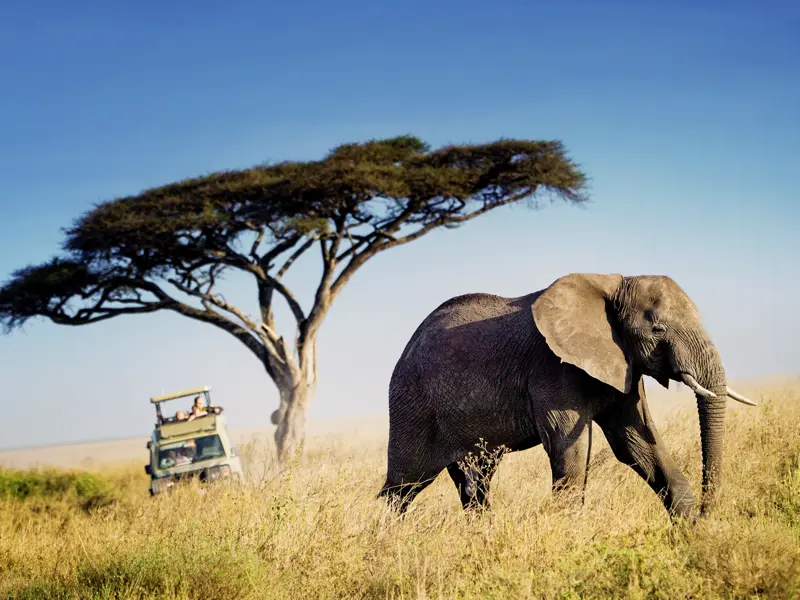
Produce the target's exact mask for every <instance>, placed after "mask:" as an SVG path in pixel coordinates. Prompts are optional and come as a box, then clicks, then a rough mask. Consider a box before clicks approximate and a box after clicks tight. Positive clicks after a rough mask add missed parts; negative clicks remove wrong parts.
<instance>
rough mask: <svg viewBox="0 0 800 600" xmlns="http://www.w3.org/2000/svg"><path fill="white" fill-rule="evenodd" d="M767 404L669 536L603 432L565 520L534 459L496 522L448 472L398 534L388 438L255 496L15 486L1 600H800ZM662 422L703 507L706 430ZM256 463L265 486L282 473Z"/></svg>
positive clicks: (798, 451)
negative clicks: (709, 496) (711, 496)
mask: <svg viewBox="0 0 800 600" xmlns="http://www.w3.org/2000/svg"><path fill="white" fill-rule="evenodd" d="M743 391H745V390H743ZM751 392H752V393H750V394H749V395H750V396H751V397H752V398H754V399H757V400H758V401H759V402H760V404H761V406H759V407H758V408H749V407H744V406H741V405H738V404H733V403H730V404H732V406H730V408H729V409H728V418H727V431H726V442H725V465H724V488H723V490H722V495H721V500H720V504H719V506H718V508H717V510H716V511H715V512H714V513H713V515H712V516H709V517H707V518H705V519H702V520H700V521H698V522H697V523H696V524H695V525H694V526H672V525H670V523H669V520H668V518H667V515H666V512H665V511H664V509H663V508H662V505H661V504H660V502H659V501H658V499H657V498H656V497H655V495H654V494H653V493H652V492H651V491H650V489H649V488H648V487H647V485H646V484H645V483H644V482H643V481H642V480H641V479H639V478H638V477H637V476H636V475H635V474H634V473H633V472H632V471H631V470H630V469H628V468H627V467H624V466H623V465H621V464H619V463H618V462H617V461H616V459H614V457H613V456H612V455H611V453H610V451H609V449H608V447H607V445H606V444H605V440H604V439H603V438H602V434H600V432H599V430H595V435H594V436H593V437H594V446H593V452H592V460H591V465H590V473H589V484H588V488H587V493H586V504H585V506H584V508H583V510H580V511H570V510H567V509H564V508H560V507H558V506H557V505H555V504H554V502H553V500H552V499H551V497H550V492H549V488H550V471H549V466H548V463H547V461H546V457H545V455H544V452H543V451H542V449H541V448H536V449H532V450H529V451H526V452H522V453H517V454H513V455H508V456H507V457H506V458H505V459H504V462H503V464H502V465H501V467H500V469H499V471H498V474H497V475H496V477H495V479H494V489H493V496H492V499H493V508H492V510H491V511H489V512H488V513H486V514H482V515H480V514H466V513H464V512H462V511H461V509H460V504H459V503H458V498H457V494H456V493H455V489H454V487H453V485H452V483H451V482H450V480H449V478H447V476H446V474H443V475H442V476H441V477H440V478H439V479H437V480H436V482H435V483H434V484H433V485H432V486H431V487H429V488H428V489H427V490H425V491H424V492H423V493H422V494H421V495H420V496H419V497H418V499H417V500H416V501H415V502H414V504H413V505H412V509H411V510H410V511H409V513H408V514H407V515H406V517H405V518H402V519H401V518H398V517H397V516H395V515H393V514H392V513H390V512H389V511H388V510H387V509H386V508H385V506H384V504H383V502H381V501H380V500H378V499H376V498H375V494H376V492H377V490H378V489H379V487H380V485H381V484H382V482H383V477H384V473H385V461H386V458H385V448H386V441H385V437H375V439H368V438H364V439H363V440H355V441H354V440H352V439H349V440H347V439H346V438H345V440H344V441H343V440H338V441H337V440H331V441H330V443H327V444H317V445H316V446H314V447H309V449H308V451H307V453H306V455H305V457H304V458H303V459H302V460H301V461H300V462H299V463H297V464H294V465H292V466H291V467H290V468H289V469H288V470H287V471H285V472H284V473H282V474H278V475H277V476H267V475H264V476H257V477H255V478H254V480H253V481H252V482H251V483H250V484H248V485H246V486H244V487H242V488H239V489H234V488H228V487H225V486H218V487H215V488H209V489H208V490H207V492H206V493H203V492H202V490H201V488H199V487H196V486H186V487H184V488H182V489H178V490H176V491H175V492H174V493H172V494H169V495H165V496H164V497H159V498H157V499H150V498H149V496H148V495H147V485H148V484H147V479H146V476H145V475H144V472H143V470H142V466H141V464H140V463H136V464H135V465H130V466H119V467H115V468H102V469H100V470H98V471H96V472H92V473H90V474H86V473H80V472H72V473H68V472H67V473H65V472H62V471H59V472H56V471H50V472H38V473H30V472H25V473H23V472H11V471H0V475H2V477H0V504H2V507H1V508H2V515H3V517H2V520H0V596H2V597H8V598H29V599H37V600H38V599H45V600H46V599H55V598H59V599H62V598H63V599H66V598H70V599H71V598H81V599H89V598H137V599H140V598H141V599H143V598H170V599H184V598H197V599H202V600H212V599H216V598H231V599H243V600H245V599H258V598H560V599H577V598H598V599H599V598H669V599H675V598H709V599H710V598H781V599H789V598H798V597H800V386H798V385H797V384H796V383H795V384H792V385H791V386H783V387H780V386H779V387H775V388H774V389H772V388H771V389H761V390H760V391H752V390H751ZM690 406H691V405H690V404H687V407H690ZM658 423H659V426H660V429H661V431H662V433H663V436H664V438H665V440H666V441H667V443H668V444H669V447H670V448H671V449H672V452H673V455H674V456H675V458H676V460H677V461H678V463H679V464H680V465H681V467H682V468H683V469H684V471H685V472H686V473H687V474H688V476H689V478H690V479H691V481H692V483H693V485H694V489H695V492H696V493H697V491H698V490H699V480H700V442H699V435H698V424H697V415H696V413H694V412H692V411H691V410H690V408H686V409H685V410H683V411H681V412H679V413H678V414H676V415H675V416H673V417H672V418H670V419H659V420H658ZM241 450H242V454H243V455H244V456H245V457H246V458H247V459H248V462H249V467H250V469H251V471H252V472H254V473H257V472H259V471H260V464H261V462H263V460H266V459H260V458H259V456H258V450H257V448H255V446H253V447H250V448H241Z"/></svg>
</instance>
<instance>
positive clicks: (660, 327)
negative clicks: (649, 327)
mask: <svg viewBox="0 0 800 600" xmlns="http://www.w3.org/2000/svg"><path fill="white" fill-rule="evenodd" d="M666 330H667V328H666V327H664V326H663V325H662V324H661V323H654V324H653V333H655V334H659V333H664V332H665V331H666Z"/></svg>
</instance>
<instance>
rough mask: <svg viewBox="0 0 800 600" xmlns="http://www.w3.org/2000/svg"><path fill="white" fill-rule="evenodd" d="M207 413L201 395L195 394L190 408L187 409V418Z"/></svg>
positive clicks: (190, 418) (202, 415)
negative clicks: (189, 409)
mask: <svg viewBox="0 0 800 600" xmlns="http://www.w3.org/2000/svg"><path fill="white" fill-rule="evenodd" d="M207 414H208V411H207V410H206V407H205V405H204V404H203V397H202V396H197V397H196V398H195V399H194V404H192V409H191V411H189V420H190V421H191V420H193V419H196V418H197V417H204V416H205V415H207Z"/></svg>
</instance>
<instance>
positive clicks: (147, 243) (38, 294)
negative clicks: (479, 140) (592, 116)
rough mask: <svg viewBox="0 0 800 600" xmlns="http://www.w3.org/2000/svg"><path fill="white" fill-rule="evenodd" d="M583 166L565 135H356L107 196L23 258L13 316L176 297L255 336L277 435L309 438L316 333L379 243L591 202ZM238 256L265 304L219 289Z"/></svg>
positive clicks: (100, 316)
mask: <svg viewBox="0 0 800 600" xmlns="http://www.w3.org/2000/svg"><path fill="white" fill-rule="evenodd" d="M585 183H586V178H585V176H584V174H583V173H582V172H581V171H580V170H579V169H578V168H577V166H576V165H575V164H573V163H572V162H571V161H570V160H569V159H568V158H567V157H566V155H565V151H564V148H563V146H562V144H561V143H560V142H558V141H530V140H509V139H503V140H499V141H496V142H493V143H487V144H477V145H460V146H454V145H451V146H446V147H442V148H439V149H437V150H433V151H432V150H431V149H430V148H429V147H428V145H427V144H425V143H424V142H422V141H421V140H419V139H417V138H415V137H411V136H400V137H395V138H390V139H382V140H371V141H367V142H365V143H359V144H344V145H341V146H339V147H337V148H335V149H333V150H332V151H331V152H330V153H329V154H328V155H327V156H325V157H324V158H322V159H321V160H312V161H305V162H297V161H286V162H280V163H277V164H266V165H259V166H255V167H252V168H249V169H244V170H238V171H223V172H218V173H212V174H210V175H206V176H202V177H196V178H193V179H186V180H183V181H179V182H176V183H171V184H169V185H165V186H162V187H157V188H152V189H149V190H145V191H144V192H142V193H140V194H138V195H136V196H130V197H124V198H118V199H114V200H110V201H107V202H103V203H101V204H99V205H96V206H95V207H94V208H92V209H91V210H90V211H88V212H87V213H86V214H84V215H83V216H81V217H80V218H78V219H77V220H76V221H75V222H74V224H73V225H72V227H71V228H69V229H68V230H67V231H66V240H65V241H64V244H63V250H64V253H63V255H62V256H59V257H56V258H53V259H52V260H50V261H48V262H46V263H44V264H40V265H35V266H28V267H25V268H23V269H20V270H18V271H16V272H15V273H13V275H12V276H11V279H10V280H9V281H7V282H6V283H5V284H4V285H3V287H2V288H1V289H0V323H1V324H2V325H3V326H4V327H5V330H6V331H7V332H8V331H11V330H13V329H15V328H17V327H19V326H21V325H23V324H24V323H25V322H26V321H28V320H29V319H31V318H33V317H45V318H47V319H50V320H51V321H52V322H54V323H58V324H62V325H85V324H89V323H96V322H99V321H103V320H105V319H110V318H112V317H116V316H119V315H126V314H140V313H148V312H154V311H158V310H170V311H174V312H177V313H179V314H182V315H184V316H187V317H189V318H192V319H195V320H198V321H201V322H205V323H210V324H212V325H215V326H216V327H218V328H220V329H222V330H224V331H227V332H228V333H229V334H231V335H232V336H234V337H236V338H237V339H238V340H240V341H241V342H242V343H244V344H245V345H246V346H247V347H248V348H249V349H250V350H251V351H252V352H253V353H254V354H255V355H256V356H257V357H258V359H259V360H260V361H261V363H262V364H263V365H264V368H265V369H266V372H267V373H268V374H269V376H270V377H271V378H272V379H273V381H274V382H275V383H276V385H277V387H278V390H279V391H280V394H281V405H280V407H279V409H278V410H277V411H276V413H275V415H274V416H273V422H274V423H276V424H277V425H278V431H277V432H276V439H277V441H278V446H279V450H281V452H283V451H284V450H286V449H287V448H290V449H294V447H295V446H296V444H297V443H299V442H300V441H302V436H303V427H304V418H305V410H306V408H307V404H308V401H309V400H310V398H311V396H313V392H314V390H315V389H316V387H315V386H316V343H315V342H316V337H315V336H316V333H317V331H318V329H319V326H320V324H321V323H322V320H323V318H324V316H325V313H326V311H327V310H328V308H329V307H330V305H331V302H332V301H333V300H334V298H335V297H336V295H337V294H338V293H339V291H340V290H341V289H342V287H343V286H344V285H345V284H346V283H347V281H348V280H349V279H350V278H351V277H352V276H353V274H354V273H355V272H356V271H357V270H358V268H359V267H360V266H361V265H363V264H364V263H365V262H366V261H367V260H368V259H369V258H371V257H373V256H375V255H376V254H378V253H380V252H383V251H384V250H388V249H389V248H393V247H395V246H399V245H402V244H406V243H408V242H411V241H413V240H415V239H417V238H419V237H421V236H423V235H425V234H426V233H428V232H430V231H432V230H434V229H437V228H439V227H445V228H453V227H457V226H459V225H461V224H462V223H465V222H466V221H469V220H470V219H473V218H475V217H478V216H480V215H482V214H484V213H486V212H488V211H490V210H492V209H494V208H498V207H500V206H505V205H508V204H512V203H515V202H519V201H521V200H523V199H528V200H530V201H533V202H536V201H538V199H539V198H540V197H541V194H542V193H543V192H544V193H550V194H551V195H553V196H554V197H556V198H560V199H562V200H564V201H566V202H569V203H575V204H577V203H582V202H584V201H585V199H586V197H585ZM312 247H316V248H317V251H318V252H319V256H320V262H321V271H320V280H319V284H318V286H317V290H316V293H315V296H314V298H313V303H312V304H311V308H310V309H309V310H308V311H307V312H306V311H304V310H303V308H302V307H301V304H300V302H299V301H298V299H297V298H296V297H295V295H294V294H293V293H292V291H291V290H290V289H288V288H287V286H286V285H285V284H284V283H283V278H284V275H285V274H286V272H287V271H288V270H289V269H290V267H291V266H292V264H293V263H294V262H295V261H296V260H297V259H298V257H299V256H300V255H302V254H303V253H305V252H307V251H309V250H310V249H311V248H312ZM228 269H236V270H239V271H242V272H245V273H248V274H250V275H251V276H252V277H253V279H254V281H255V283H256V284H257V289H258V303H259V306H260V313H261V314H260V317H259V318H253V317H251V316H249V315H247V314H245V313H244V312H243V311H242V310H240V309H239V308H237V307H236V306H232V305H231V304H229V303H228V302H226V300H225V299H224V297H223V296H222V295H221V294H220V293H219V291H218V287H219V277H220V275H221V274H222V273H223V272H225V271H226V270H228ZM276 294H277V296H279V297H281V298H282V299H283V300H284V301H285V302H286V303H287V304H288V306H289V308H290V309H291V312H292V314H293V316H294V320H295V331H296V337H295V340H294V343H293V344H292V346H291V347H290V346H289V345H288V344H287V343H286V341H285V340H284V339H283V338H282V337H280V336H279V335H278V334H277V331H276V327H275V319H274V315H273V301H274V298H275V297H276Z"/></svg>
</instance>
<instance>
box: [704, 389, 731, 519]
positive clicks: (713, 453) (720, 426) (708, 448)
mask: <svg viewBox="0 0 800 600" xmlns="http://www.w3.org/2000/svg"><path fill="white" fill-rule="evenodd" d="M711 391H712V392H713V393H714V394H716V397H714V398H704V397H702V396H697V412H698V414H699V415H700V444H701V447H702V452H703V493H702V501H701V505H700V512H701V513H705V512H707V511H708V510H710V509H711V508H713V506H714V504H715V503H716V500H717V496H718V493H719V487H720V484H721V482H722V442H723V437H724V434H725V405H726V396H725V384H724V383H723V384H722V385H715V386H712V387H711Z"/></svg>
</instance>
